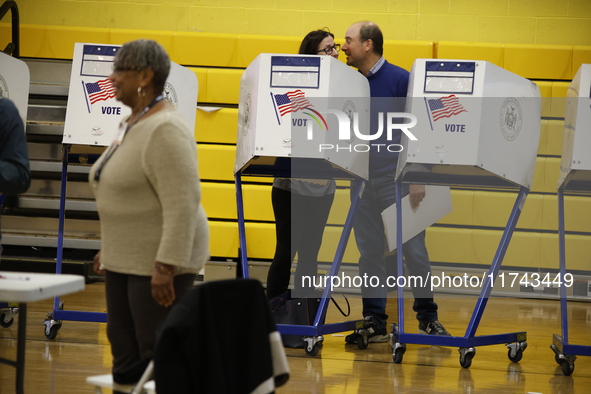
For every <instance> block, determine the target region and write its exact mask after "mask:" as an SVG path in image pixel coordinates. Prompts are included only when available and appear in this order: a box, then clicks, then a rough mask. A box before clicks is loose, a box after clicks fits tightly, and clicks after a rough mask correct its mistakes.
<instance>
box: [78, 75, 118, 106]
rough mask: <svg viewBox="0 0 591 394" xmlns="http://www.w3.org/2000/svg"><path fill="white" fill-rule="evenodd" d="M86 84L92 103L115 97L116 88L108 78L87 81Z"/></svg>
mask: <svg viewBox="0 0 591 394" xmlns="http://www.w3.org/2000/svg"><path fill="white" fill-rule="evenodd" d="M84 86H85V87H86V93H87V94H88V99H89V100H90V104H94V103H96V102H97V101H101V100H107V99H110V98H113V97H115V89H114V88H113V84H112V83H111V81H109V80H108V79H101V80H100V81H97V82H90V83H85V84H84Z"/></svg>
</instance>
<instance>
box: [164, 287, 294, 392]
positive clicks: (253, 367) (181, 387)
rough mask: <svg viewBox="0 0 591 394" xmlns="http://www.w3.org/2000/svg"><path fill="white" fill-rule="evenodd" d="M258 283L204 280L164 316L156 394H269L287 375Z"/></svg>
mask: <svg viewBox="0 0 591 394" xmlns="http://www.w3.org/2000/svg"><path fill="white" fill-rule="evenodd" d="M288 373H289V370H288V366H287V359H286V357H285V351H284V349H283V346H282V343H281V336H280V334H279V332H278V331H277V328H276V326H275V323H274V321H273V317H272V315H271V310H270V308H269V304H268V302H267V299H266V297H265V293H264V291H263V287H262V285H261V283H260V282H258V281H256V280H253V279H237V280H223V281H214V282H206V283H204V284H202V285H199V286H197V287H196V288H195V289H194V290H192V291H191V292H190V293H188V294H187V295H186V296H185V297H184V298H183V299H182V300H181V301H180V302H179V303H178V304H177V305H175V307H174V308H173V309H172V310H171V311H170V314H169V315H168V316H167V318H166V320H165V322H164V325H163V327H162V328H161V331H160V333H159V336H158V340H157V342H156V346H155V349H154V378H155V381H156V392H157V393H158V394H167V393H174V394H186V393H216V394H224V393H270V392H273V391H274V389H275V387H277V386H281V385H282V384H284V383H285V382H286V381H287V379H288V377H289V374H288Z"/></svg>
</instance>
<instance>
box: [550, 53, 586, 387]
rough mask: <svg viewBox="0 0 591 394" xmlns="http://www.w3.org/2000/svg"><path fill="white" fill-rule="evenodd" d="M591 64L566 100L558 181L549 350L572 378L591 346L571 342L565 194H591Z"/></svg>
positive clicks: (579, 75)
mask: <svg viewBox="0 0 591 394" xmlns="http://www.w3.org/2000/svg"><path fill="white" fill-rule="evenodd" d="M589 125H591V64H583V65H581V67H580V68H579V70H578V71H577V74H576V75H575V77H574V78H573V80H572V82H571V84H570V86H569V87H568V92H567V98H566V110H565V119H564V139H563V143H562V161H561V163H560V177H559V179H558V241H559V254H560V278H562V280H560V315H561V322H562V332H561V335H558V334H554V335H553V339H552V345H550V347H551V348H552V350H553V351H554V353H555V360H556V362H557V363H558V364H559V365H560V369H561V370H562V373H563V374H564V375H566V376H570V375H571V374H572V373H573V371H574V369H575V360H576V358H577V357H576V356H577V355H580V356H591V346H589V345H574V344H571V343H569V335H568V334H569V333H568V311H567V293H566V274H567V272H566V234H565V220H564V195H565V194H566V193H568V194H583V195H591V160H590V158H589V153H588V149H589V147H590V146H591V127H590V126H589Z"/></svg>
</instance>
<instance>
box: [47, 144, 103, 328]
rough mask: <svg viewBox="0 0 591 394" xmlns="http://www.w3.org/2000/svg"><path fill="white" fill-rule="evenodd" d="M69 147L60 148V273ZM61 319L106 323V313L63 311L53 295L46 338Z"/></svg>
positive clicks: (57, 270)
mask: <svg viewBox="0 0 591 394" xmlns="http://www.w3.org/2000/svg"><path fill="white" fill-rule="evenodd" d="M70 148H71V146H70V145H69V144H64V145H63V149H62V175H61V190H60V210H59V220H58V234H57V258H56V267H55V273H56V274H61V273H62V260H63V249H64V224H65V218H66V184H67V182H68V156H69V154H70ZM62 320H70V321H88V322H98V323H106V322H107V314H106V313H103V312H81V311H65V310H63V304H62V303H61V302H60V297H55V298H54V300H53V311H52V312H49V313H47V317H46V318H45V320H44V321H43V324H44V325H45V337H46V338H48V339H54V338H55V337H56V335H57V332H58V331H59V329H60V328H61V327H62Z"/></svg>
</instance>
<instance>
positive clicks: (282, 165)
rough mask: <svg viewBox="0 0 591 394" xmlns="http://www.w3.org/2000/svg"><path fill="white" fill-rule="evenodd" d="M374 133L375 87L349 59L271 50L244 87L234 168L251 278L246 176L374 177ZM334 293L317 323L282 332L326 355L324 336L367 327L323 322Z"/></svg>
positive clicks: (244, 267)
mask: <svg viewBox="0 0 591 394" xmlns="http://www.w3.org/2000/svg"><path fill="white" fill-rule="evenodd" d="M355 126H357V127H355ZM356 130H357V131H358V132H356ZM368 130H369V83H368V81H367V78H365V77H364V76H363V75H361V74H360V73H359V72H358V71H356V70H354V69H353V68H351V67H349V66H347V65H346V64H344V63H343V62H341V61H339V60H337V59H335V58H333V57H331V56H313V55H286V54H268V53H263V54H260V55H259V56H258V57H257V58H256V59H255V60H254V61H253V62H252V63H251V64H250V65H249V66H248V68H247V69H246V70H245V71H244V73H243V75H242V80H241V84H240V103H239V107H238V134H237V146H236V163H235V168H234V171H235V180H236V199H237V208H238V209H237V211H238V229H239V236H240V263H241V264H240V269H241V272H242V276H243V277H245V278H247V277H248V258H247V251H246V229H245V224H244V207H243V200H242V176H243V175H256V176H273V177H286V178H305V179H308V180H312V181H313V179H314V178H316V179H331V178H332V179H334V178H340V179H367V177H368V167H369V149H363V146H362V145H364V144H366V143H367V142H368V141H366V140H365V139H364V134H363V133H362V132H361V131H366V132H368ZM357 183H358V184H359V186H358V189H356V192H354V193H353V196H354V197H353V199H352V203H351V206H350V209H349V213H348V216H347V219H346V221H345V225H344V228H343V232H342V235H341V238H340V240H339V244H338V246H337V251H336V254H335V258H334V260H333V263H332V266H331V269H330V273H329V275H333V276H334V275H336V273H337V272H338V270H339V267H340V263H341V261H342V257H343V254H344V251H345V247H346V245H347V241H348V239H349V235H350V232H351V228H352V215H353V212H354V210H355V207H356V205H357V202H358V200H359V195H360V190H361V188H362V185H363V182H357ZM270 192H271V191H270V190H269V193H270ZM330 293H331V288H330V287H326V288H325V289H324V292H323V293H322V298H321V301H320V306H319V309H318V313H317V314H316V317H315V319H314V323H313V325H311V326H300V325H282V324H280V325H278V328H279V331H280V332H281V333H282V334H291V335H301V336H302V337H304V341H305V342H306V343H307V346H306V349H305V350H306V353H307V354H308V355H316V354H318V353H319V351H320V349H321V348H322V342H323V340H324V338H323V335H324V334H328V333H335V332H342V331H347V330H353V329H355V327H356V326H357V325H358V324H360V323H362V322H359V321H351V322H344V323H334V324H322V323H321V322H322V321H323V320H324V316H325V315H326V310H327V308H328V301H329V300H330Z"/></svg>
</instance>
